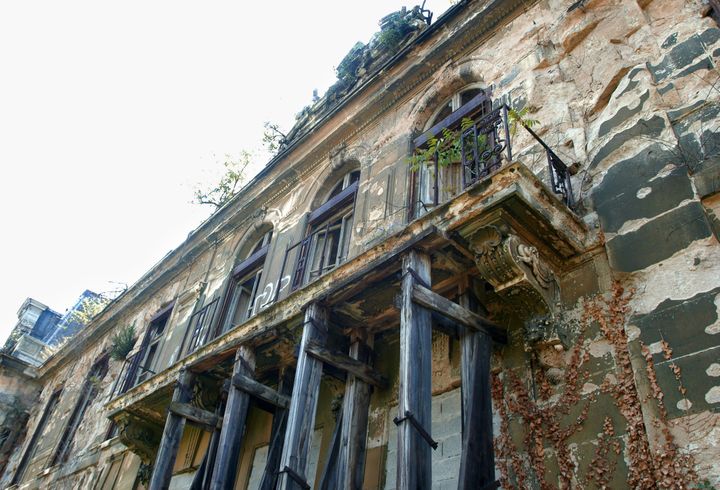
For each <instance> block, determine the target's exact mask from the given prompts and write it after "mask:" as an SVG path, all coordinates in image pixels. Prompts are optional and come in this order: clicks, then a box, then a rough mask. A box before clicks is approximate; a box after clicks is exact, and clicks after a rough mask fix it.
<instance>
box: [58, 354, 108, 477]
mask: <svg viewBox="0 0 720 490" xmlns="http://www.w3.org/2000/svg"><path fill="white" fill-rule="evenodd" d="M108 361H109V356H107V355H106V356H105V357H103V358H101V359H100V360H98V361H96V362H95V363H94V364H93V365H92V367H91V368H90V371H88V373H87V375H86V376H85V381H84V382H83V385H82V387H81V388H80V395H79V396H78V399H77V401H76V402H75V406H74V407H73V410H72V412H71V415H70V419H69V420H68V423H67V425H66V426H65V429H63V432H62V436H61V437H60V441H59V442H58V444H57V447H56V448H55V450H54V451H53V457H52V458H51V459H50V464H49V465H48V467H52V466H55V465H56V464H62V463H65V462H67V459H68V457H69V456H70V450H71V449H72V445H73V442H74V441H75V435H76V434H77V431H78V428H79V427H80V423H81V422H82V420H83V418H84V417H85V412H86V410H87V408H88V406H89V405H90V404H91V403H92V401H93V400H94V399H95V398H96V397H97V396H98V394H99V393H100V390H99V389H98V386H97V385H96V384H95V382H94V381H93V380H92V378H93V377H99V378H100V381H102V380H103V379H104V378H105V376H107V373H108V370H109V365H108Z"/></svg>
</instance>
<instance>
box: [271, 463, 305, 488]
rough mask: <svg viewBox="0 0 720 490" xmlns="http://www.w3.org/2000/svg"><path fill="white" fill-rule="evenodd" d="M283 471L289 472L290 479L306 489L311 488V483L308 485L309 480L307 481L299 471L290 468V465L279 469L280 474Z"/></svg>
mask: <svg viewBox="0 0 720 490" xmlns="http://www.w3.org/2000/svg"><path fill="white" fill-rule="evenodd" d="M281 473H287V475H288V476H289V477H290V479H291V480H293V481H294V482H295V483H297V484H298V485H300V486H301V487H302V488H303V489H304V490H310V485H308V482H306V481H305V479H304V478H303V477H302V476H301V475H300V474H299V473H298V472H297V471H295V470H294V469H292V468H290V467H289V466H286V467H285V468H283V469H282V470H281V471H278V475H280V474H281Z"/></svg>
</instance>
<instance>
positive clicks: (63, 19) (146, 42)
mask: <svg viewBox="0 0 720 490" xmlns="http://www.w3.org/2000/svg"><path fill="white" fill-rule="evenodd" d="M402 5H403V2H399V1H394V0H391V1H387V0H386V1H382V0H365V1H363V2H338V1H334V2H331V1H306V2H297V1H295V2H292V1H285V2H283V1H280V2H263V1H259V2H240V1H236V2H229V1H228V2H224V1H208V2H187V1H172V2H170V1H152V2H147V1H143V2H137V1H125V2H98V1H96V0H95V1H87V2H81V1H75V0H68V1H63V2H58V1H55V0H53V1H32V0H27V1H21V2H14V1H6V2H0V172H1V173H0V223H2V227H1V228H0V229H1V230H2V235H1V237H2V238H0V272H1V273H2V275H3V278H2V281H1V282H0V284H1V286H0V288H1V289H0V342H4V340H5V338H6V337H7V335H8V334H9V332H10V330H11V329H12V327H13V326H14V325H15V323H16V322H17V316H16V315H17V310H18V308H19V307H20V305H21V304H22V302H23V301H24V300H25V298H26V297H28V296H30V297H33V298H35V299H37V300H39V301H41V302H43V303H45V304H46V305H48V306H50V307H51V308H53V309H55V310H56V311H58V312H60V313H63V312H64V311H65V310H66V308H68V307H70V306H71V305H72V304H73V303H74V302H75V300H76V299H77V297H78V296H79V295H80V293H82V291H83V290H85V289H91V290H94V291H96V292H103V291H108V290H112V289H115V288H116V287H118V284H120V285H122V284H123V283H125V284H132V283H133V282H134V281H136V280H137V279H138V278H139V277H140V276H141V275H142V274H143V273H144V272H145V271H147V270H148V269H149V268H150V267H151V266H152V265H153V264H154V263H156V262H157V261H158V260H160V259H161V258H162V257H163V256H164V255H165V254H166V253H167V252H168V251H170V250H172V249H173V248H175V247H177V246H178V245H179V244H180V243H181V242H182V241H183V239H184V238H185V237H186V236H187V234H188V233H189V232H190V231H191V230H193V229H194V228H195V227H196V226H197V225H199V224H200V223H201V222H202V221H203V220H204V219H205V218H207V216H208V215H209V213H210V209H209V208H208V207H202V206H198V205H194V204H191V203H190V201H191V200H192V190H193V187H194V186H195V184H196V183H198V182H210V181H212V180H213V179H215V178H217V176H218V175H219V170H220V163H218V162H219V161H221V160H220V159H221V158H222V157H223V155H225V154H237V153H238V152H239V151H240V150H243V149H247V150H254V149H260V148H261V143H260V141H261V136H262V125H263V122H264V121H273V122H276V123H279V124H280V125H281V127H282V128H283V129H286V130H287V129H288V128H289V127H290V126H291V125H292V122H293V121H294V115H295V114H296V113H298V112H299V111H300V110H301V109H302V107H303V106H305V105H307V104H309V103H310V101H311V98H312V91H313V89H315V88H317V89H319V91H320V93H321V94H322V93H323V92H324V91H325V89H326V88H327V87H328V86H330V85H331V84H332V83H333V82H334V80H335V73H334V67H335V66H336V65H337V64H338V63H339V61H340V60H341V59H342V58H343V56H344V55H345V54H346V53H347V51H348V50H349V49H350V48H351V47H352V46H353V44H354V43H355V42H356V41H363V42H367V41H368V40H369V38H370V36H371V35H372V33H373V32H375V31H377V30H378V25H377V22H378V20H379V19H380V18H381V17H383V16H384V15H386V14H388V13H390V12H392V11H394V10H397V9H399V8H400V7H401V6H402ZM407 5H408V6H411V5H412V4H407ZM449 5H450V4H449V2H448V0H430V1H428V4H427V6H428V7H429V8H430V9H432V10H433V11H434V12H435V18H437V17H438V16H439V15H440V13H441V12H442V11H444V10H445V9H446V8H447V7H449ZM266 160H267V156H266V155H262V154H259V156H258V158H257V161H258V164H257V165H258V168H259V167H260V166H261V165H262V164H264V163H265V161H266Z"/></svg>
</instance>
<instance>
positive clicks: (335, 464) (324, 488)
mask: <svg viewBox="0 0 720 490" xmlns="http://www.w3.org/2000/svg"><path fill="white" fill-rule="evenodd" d="M342 423H343V413H342V412H340V413H339V414H337V419H336V420H335V428H334V429H333V434H332V439H331V440H330V449H329V450H328V451H327V458H326V461H325V466H324V468H323V473H322V476H321V477H320V486H319V489H320V490H336V489H338V488H343V487H342V486H340V485H339V481H340V480H339V479H338V472H339V471H340V468H341V467H340V466H339V463H340V461H339V457H338V456H339V453H340V437H341V435H342Z"/></svg>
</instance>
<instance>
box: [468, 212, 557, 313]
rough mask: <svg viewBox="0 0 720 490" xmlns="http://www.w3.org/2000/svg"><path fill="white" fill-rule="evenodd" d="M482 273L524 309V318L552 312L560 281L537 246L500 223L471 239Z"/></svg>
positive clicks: (470, 242) (487, 227) (480, 231)
mask: <svg viewBox="0 0 720 490" xmlns="http://www.w3.org/2000/svg"><path fill="white" fill-rule="evenodd" d="M469 244H470V248H471V250H472V251H473V252H474V253H475V262H476V264H477V267H478V269H479V271H480V275H481V276H482V277H483V278H484V279H485V280H486V281H488V283H490V285H491V286H493V288H494V289H495V292H496V293H497V294H498V295H500V296H502V297H503V298H505V299H506V300H508V301H509V302H510V303H512V304H513V305H515V306H517V307H519V308H521V312H520V313H521V316H522V317H525V318H527V317H531V316H536V315H540V314H545V313H550V312H551V311H552V308H553V306H554V304H555V302H556V297H557V293H558V287H557V282H556V281H555V276H554V274H553V272H552V270H551V269H550V268H549V267H548V266H547V264H545V262H544V261H543V259H542V258H541V257H540V254H539V253H538V251H537V249H536V248H535V247H533V246H531V245H528V244H526V243H524V242H523V241H522V240H521V239H520V238H519V237H518V236H517V235H514V234H512V233H509V232H507V231H505V230H502V229H501V228H500V227H498V226H494V225H490V226H486V227H484V228H482V229H480V230H478V231H477V232H476V233H474V234H473V236H472V238H471V239H470V241H469Z"/></svg>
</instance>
